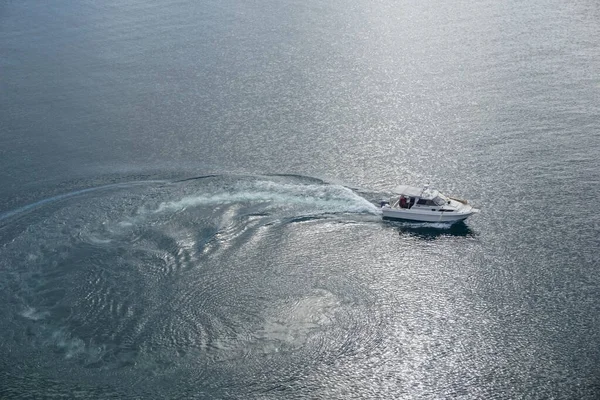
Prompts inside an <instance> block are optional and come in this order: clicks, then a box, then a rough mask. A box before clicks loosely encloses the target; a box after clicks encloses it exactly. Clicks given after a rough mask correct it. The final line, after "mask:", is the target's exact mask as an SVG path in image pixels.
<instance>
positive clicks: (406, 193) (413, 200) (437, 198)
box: [390, 185, 451, 211]
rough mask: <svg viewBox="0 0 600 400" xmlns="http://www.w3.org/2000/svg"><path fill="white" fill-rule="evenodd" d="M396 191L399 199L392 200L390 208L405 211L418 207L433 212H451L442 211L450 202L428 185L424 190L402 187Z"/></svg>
mask: <svg viewBox="0 0 600 400" xmlns="http://www.w3.org/2000/svg"><path fill="white" fill-rule="evenodd" d="M394 191H395V192H396V194H397V195H398V197H394V198H392V199H391V200H390V207H393V208H405V209H411V208H413V207H416V208H428V209H431V211H451V210H445V209H441V208H442V207H444V206H445V205H447V204H450V200H449V199H448V198H447V197H446V196H444V195H443V194H441V193H440V192H438V191H437V190H432V189H429V186H428V185H425V186H424V187H423V188H416V187H413V186H406V185H401V186H398V187H397V188H396V189H395V190H394Z"/></svg>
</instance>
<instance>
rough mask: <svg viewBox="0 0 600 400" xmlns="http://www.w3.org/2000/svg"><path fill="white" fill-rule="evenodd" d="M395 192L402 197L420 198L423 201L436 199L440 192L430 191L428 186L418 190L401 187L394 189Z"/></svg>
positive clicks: (405, 186)
mask: <svg viewBox="0 0 600 400" xmlns="http://www.w3.org/2000/svg"><path fill="white" fill-rule="evenodd" d="M394 192H395V193H396V194H398V195H401V196H410V197H420V198H423V199H430V200H431V199H434V198H435V197H437V196H439V194H440V192H438V191H437V190H433V189H430V188H429V186H428V185H426V186H424V187H422V188H418V187H415V186H408V185H400V186H397V187H396V188H395V189H394Z"/></svg>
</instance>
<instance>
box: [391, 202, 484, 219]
mask: <svg viewBox="0 0 600 400" xmlns="http://www.w3.org/2000/svg"><path fill="white" fill-rule="evenodd" d="M381 212H382V214H383V218H386V219H396V220H407V221H417V222H457V221H463V220H465V219H467V218H469V217H470V216H471V215H473V214H475V213H477V212H478V210H476V209H474V208H470V209H469V210H464V211H459V212H440V211H425V210H411V209H401V208H391V207H387V206H384V207H382V208H381Z"/></svg>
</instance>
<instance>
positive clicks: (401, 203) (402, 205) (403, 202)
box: [400, 196, 406, 208]
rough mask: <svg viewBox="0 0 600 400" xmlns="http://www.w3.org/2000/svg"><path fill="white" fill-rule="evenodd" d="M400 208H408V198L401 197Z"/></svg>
mask: <svg viewBox="0 0 600 400" xmlns="http://www.w3.org/2000/svg"><path fill="white" fill-rule="evenodd" d="M400 208H406V197H404V196H400Z"/></svg>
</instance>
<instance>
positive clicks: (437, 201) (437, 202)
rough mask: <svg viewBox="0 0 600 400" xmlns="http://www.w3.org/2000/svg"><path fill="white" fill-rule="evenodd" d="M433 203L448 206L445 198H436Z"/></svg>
mask: <svg viewBox="0 0 600 400" xmlns="http://www.w3.org/2000/svg"><path fill="white" fill-rule="evenodd" d="M433 202H434V203H435V205H437V206H443V205H444V204H446V199H445V198H444V197H442V196H435V197H434V198H433Z"/></svg>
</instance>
